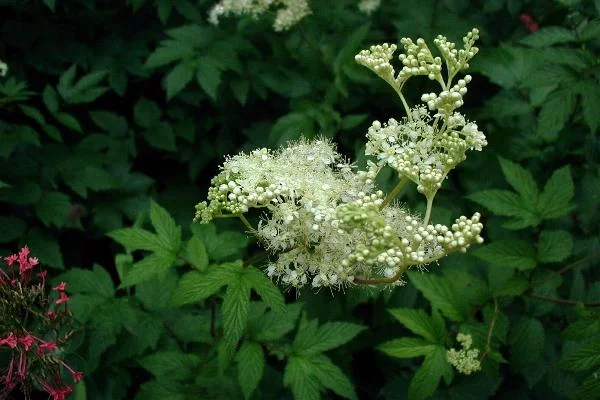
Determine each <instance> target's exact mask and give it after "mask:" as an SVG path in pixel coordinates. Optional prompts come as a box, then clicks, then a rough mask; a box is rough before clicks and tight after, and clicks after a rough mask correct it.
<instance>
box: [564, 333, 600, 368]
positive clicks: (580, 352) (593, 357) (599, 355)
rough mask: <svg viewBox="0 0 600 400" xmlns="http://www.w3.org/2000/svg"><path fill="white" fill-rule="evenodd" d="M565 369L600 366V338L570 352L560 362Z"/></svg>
mask: <svg viewBox="0 0 600 400" xmlns="http://www.w3.org/2000/svg"><path fill="white" fill-rule="evenodd" d="M560 366H561V368H563V369H566V370H569V371H586V370H592V369H594V368H597V367H598V366H600V340H598V339H595V340H592V341H591V342H589V343H585V344H583V345H582V346H580V347H578V348H577V349H576V350H573V351H570V352H568V353H567V354H566V355H565V356H564V357H563V359H562V360H561V362H560Z"/></svg>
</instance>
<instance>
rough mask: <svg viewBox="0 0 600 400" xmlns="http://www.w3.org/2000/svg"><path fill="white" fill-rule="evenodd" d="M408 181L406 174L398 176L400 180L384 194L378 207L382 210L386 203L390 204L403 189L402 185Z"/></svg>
mask: <svg viewBox="0 0 600 400" xmlns="http://www.w3.org/2000/svg"><path fill="white" fill-rule="evenodd" d="M408 181H409V179H408V178H407V177H406V176H403V177H402V178H400V182H398V184H397V185H396V186H395V187H394V189H392V191H391V192H389V193H388V194H387V195H386V196H385V199H383V203H381V205H380V206H379V209H380V210H383V209H384V208H385V207H386V206H387V205H388V204H390V203H391V202H392V200H394V199H395V198H396V197H397V196H398V195H399V194H400V192H401V191H402V190H403V189H404V187H405V186H406V184H407V183H408Z"/></svg>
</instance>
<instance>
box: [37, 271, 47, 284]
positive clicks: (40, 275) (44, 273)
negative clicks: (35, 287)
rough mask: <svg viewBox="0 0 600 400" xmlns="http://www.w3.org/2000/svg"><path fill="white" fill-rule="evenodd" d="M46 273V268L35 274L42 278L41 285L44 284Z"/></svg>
mask: <svg viewBox="0 0 600 400" xmlns="http://www.w3.org/2000/svg"><path fill="white" fill-rule="evenodd" d="M46 275H48V271H46V270H44V271H40V272H38V274H37V276H39V277H40V279H41V280H42V286H46Z"/></svg>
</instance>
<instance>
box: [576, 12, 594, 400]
mask: <svg viewBox="0 0 600 400" xmlns="http://www.w3.org/2000/svg"><path fill="white" fill-rule="evenodd" d="M596 8H600V5H597V6H596ZM598 393H600V379H598V376H597V375H595V374H591V375H590V376H588V377H587V378H586V379H585V380H584V381H583V383H582V384H581V386H580V387H579V390H577V392H576V393H575V397H574V398H575V399H577V400H596V398H597V397H598Z"/></svg>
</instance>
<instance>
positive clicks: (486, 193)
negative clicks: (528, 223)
mask: <svg viewBox="0 0 600 400" xmlns="http://www.w3.org/2000/svg"><path fill="white" fill-rule="evenodd" d="M467 198H468V199H470V200H473V201H474V202H476V203H479V204H481V205H482V206H484V207H487V208H489V209H490V211H492V212H493V213H495V214H498V215H505V216H509V217H520V216H522V215H526V214H527V211H526V210H524V207H523V200H522V199H521V198H520V197H519V196H518V195H517V194H516V193H514V192H510V191H508V190H498V189H489V190H482V191H481V192H477V193H473V194H470V195H468V196H467Z"/></svg>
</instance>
